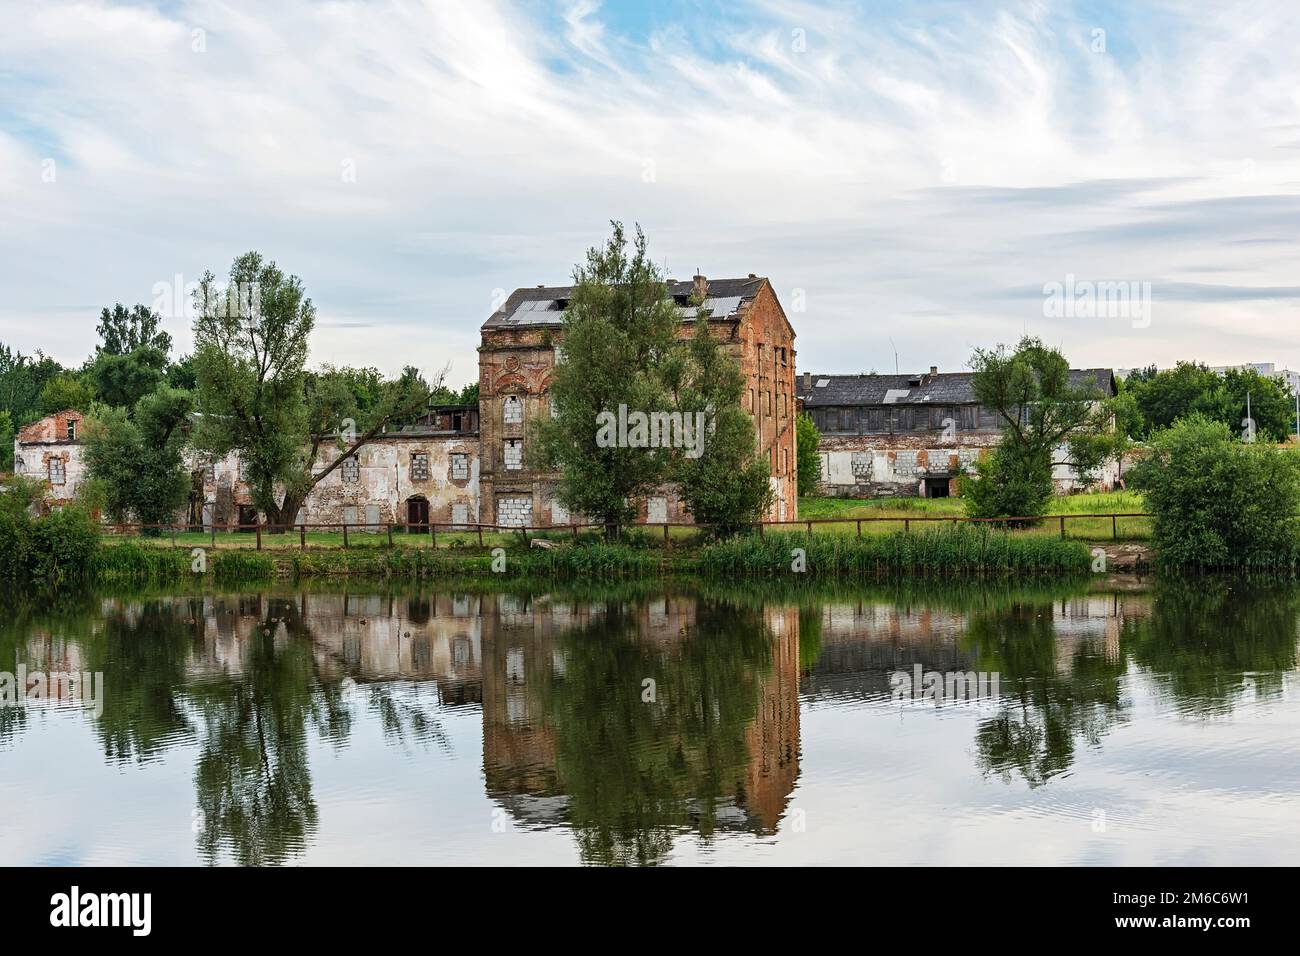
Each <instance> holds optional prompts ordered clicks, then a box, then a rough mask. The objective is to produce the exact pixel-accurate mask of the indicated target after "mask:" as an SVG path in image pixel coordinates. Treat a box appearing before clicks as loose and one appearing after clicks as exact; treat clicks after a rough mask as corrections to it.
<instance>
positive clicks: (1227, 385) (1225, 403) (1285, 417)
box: [1125, 362, 1295, 441]
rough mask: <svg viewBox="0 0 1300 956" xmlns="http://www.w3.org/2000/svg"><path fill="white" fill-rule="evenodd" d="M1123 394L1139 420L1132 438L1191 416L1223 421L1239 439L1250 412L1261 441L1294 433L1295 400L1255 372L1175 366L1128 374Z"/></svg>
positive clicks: (1274, 381) (1190, 364)
mask: <svg viewBox="0 0 1300 956" xmlns="http://www.w3.org/2000/svg"><path fill="white" fill-rule="evenodd" d="M1125 391H1126V392H1127V393H1128V394H1130V395H1132V397H1133V403H1134V404H1135V405H1136V407H1137V411H1138V412H1139V414H1140V416H1141V420H1140V421H1139V422H1138V423H1137V434H1136V435H1135V437H1143V438H1148V437H1151V436H1152V435H1154V434H1155V432H1157V431H1159V430H1160V429H1162V428H1168V427H1169V426H1170V425H1172V424H1173V423H1174V422H1175V421H1177V420H1178V419H1180V418H1187V417H1189V416H1191V415H1202V416H1204V417H1206V418H1209V419H1211V420H1213V421H1217V422H1221V423H1223V424H1224V425H1226V426H1228V428H1229V429H1230V430H1231V431H1233V432H1234V433H1236V434H1238V435H1240V434H1242V432H1243V429H1244V427H1245V426H1244V425H1243V420H1244V419H1245V418H1246V416H1247V409H1248V408H1249V413H1250V418H1251V419H1252V420H1253V421H1254V423H1255V435H1256V437H1257V438H1258V439H1260V440H1269V441H1281V440H1283V439H1285V438H1286V436H1287V435H1289V434H1290V433H1291V432H1292V430H1293V429H1294V428H1295V404H1294V403H1295V397H1294V396H1293V395H1292V394H1291V393H1290V392H1289V391H1288V390H1287V387H1286V385H1284V384H1283V383H1282V382H1280V381H1278V380H1277V379H1273V378H1268V377H1266V376H1263V375H1260V374H1259V373H1258V372H1256V371H1255V370H1254V369H1244V370H1237V369H1230V370H1228V371H1227V372H1225V373H1223V374H1219V373H1217V372H1215V371H1213V370H1212V369H1210V368H1208V367H1206V366H1205V365H1201V364H1199V363H1195V362H1179V363H1178V364H1177V365H1176V366H1174V367H1173V368H1171V369H1162V370H1157V369H1155V368H1149V369H1145V370H1143V371H1141V372H1138V373H1135V374H1133V375H1130V376H1129V378H1128V380H1127V381H1126V382H1125ZM1247 396H1249V400H1247Z"/></svg>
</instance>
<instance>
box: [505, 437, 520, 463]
mask: <svg viewBox="0 0 1300 956" xmlns="http://www.w3.org/2000/svg"><path fill="white" fill-rule="evenodd" d="M502 458H503V459H504V461H505V463H506V468H507V469H509V470H511V471H517V470H518V469H520V468H523V467H524V443H523V442H522V441H521V440H520V439H518V438H507V439H506V441H505V448H504V449H503V455H502Z"/></svg>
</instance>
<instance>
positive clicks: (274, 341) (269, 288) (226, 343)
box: [194, 252, 429, 528]
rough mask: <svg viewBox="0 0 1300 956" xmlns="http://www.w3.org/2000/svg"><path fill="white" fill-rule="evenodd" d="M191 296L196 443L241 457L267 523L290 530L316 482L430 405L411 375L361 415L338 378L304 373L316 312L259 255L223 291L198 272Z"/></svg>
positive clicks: (243, 261)
mask: <svg viewBox="0 0 1300 956" xmlns="http://www.w3.org/2000/svg"><path fill="white" fill-rule="evenodd" d="M194 299H195V306H196V316H197V317H196V318H195V320H194V367H195V375H196V379H197V382H198V411H199V418H198V424H197V427H196V428H195V445H196V446H197V447H198V448H199V449H200V450H202V451H204V452H206V453H208V454H209V455H212V456H221V455H225V454H227V453H229V452H232V451H234V452H237V453H238V454H239V457H240V463H241V466H243V469H244V471H245V474H246V476H247V477H246V480H247V482H248V485H249V489H250V492H251V496H252V499H253V503H254V504H255V505H256V506H257V508H258V509H259V510H260V511H262V512H264V513H265V514H266V516H267V521H268V523H269V524H271V525H272V526H276V527H280V528H283V527H286V526H288V525H289V524H291V523H292V522H293V520H294V517H295V515H297V513H298V510H299V508H301V507H302V505H303V502H305V501H306V499H307V496H308V495H309V494H310V493H311V490H312V489H313V488H315V487H316V485H317V484H319V483H320V482H321V480H322V479H324V478H325V477H326V476H327V475H329V474H330V473H331V472H333V471H334V469H336V468H337V467H339V465H341V464H342V463H343V462H344V461H346V460H347V459H348V458H349V457H351V456H352V455H354V454H356V452H357V451H358V450H359V449H360V448H361V447H363V446H364V445H367V444H369V443H370V442H372V441H374V440H375V438H376V437H377V436H379V435H380V434H382V432H383V431H384V429H385V428H386V427H387V426H388V425H389V424H392V423H394V422H396V421H399V420H401V419H403V418H405V417H407V416H409V415H412V414H414V413H416V412H418V411H419V410H421V409H423V408H424V406H425V404H426V403H427V401H428V394H429V386H428V384H427V383H426V382H425V381H424V379H423V378H422V377H421V375H420V374H419V372H418V370H416V369H414V368H409V367H408V368H407V369H406V370H405V371H404V372H403V374H402V375H401V376H400V377H399V378H397V379H396V380H390V381H386V382H384V383H383V384H382V387H381V389H380V395H379V396H378V398H377V400H376V401H374V402H373V403H368V407H365V408H362V407H360V406H359V404H358V402H357V398H356V392H355V390H354V389H353V388H351V387H350V384H349V380H348V378H347V376H346V375H344V374H343V373H341V372H339V371H337V370H335V369H331V368H325V369H323V370H322V371H320V372H318V373H311V374H309V373H308V372H307V370H306V363H307V355H308V352H309V346H310V339H311V333H312V329H313V328H314V326H315V322H316V308H315V306H313V305H312V301H311V299H309V298H308V297H307V294H306V290H305V289H304V288H303V284H302V281H301V280H300V279H299V278H298V277H297V276H294V275H286V274H285V273H284V272H283V271H282V270H281V269H280V268H279V267H278V266H277V265H276V264H275V263H274V262H272V261H269V260H266V259H263V258H262V256H261V255H260V254H258V253H256V252H248V253H245V254H244V255H242V256H239V257H238V258H236V259H235V261H234V262H233V263H232V264H231V267H230V273H229V281H228V283H227V284H226V285H225V286H224V287H221V286H219V285H218V283H217V280H216V277H215V276H214V275H213V274H212V273H211V272H206V273H204V276H203V279H202V281H201V282H200V283H199V288H198V289H197V290H195V293H194ZM322 457H325V458H326V459H327V460H326V461H325V462H324V464H323V465H321V466H319V467H318V464H317V462H318V459H320V458H322Z"/></svg>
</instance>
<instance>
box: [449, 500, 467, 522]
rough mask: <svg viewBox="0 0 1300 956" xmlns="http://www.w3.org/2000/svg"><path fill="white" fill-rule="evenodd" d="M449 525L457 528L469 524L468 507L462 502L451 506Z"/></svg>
mask: <svg viewBox="0 0 1300 956" xmlns="http://www.w3.org/2000/svg"><path fill="white" fill-rule="evenodd" d="M451 523H452V524H454V525H456V526H458V527H459V526H461V525H467V524H469V505H467V504H465V503H464V502H460V503H457V504H454V505H452V506H451Z"/></svg>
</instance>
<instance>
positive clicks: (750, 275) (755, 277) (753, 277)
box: [749, 272, 758, 279]
mask: <svg viewBox="0 0 1300 956" xmlns="http://www.w3.org/2000/svg"><path fill="white" fill-rule="evenodd" d="M749 277H750V278H751V279H757V278H758V276H756V275H754V273H752V272H751V273H750V274H749Z"/></svg>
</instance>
